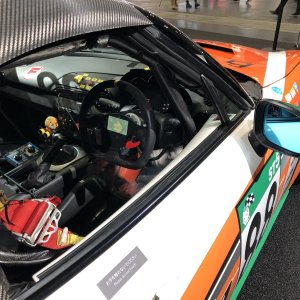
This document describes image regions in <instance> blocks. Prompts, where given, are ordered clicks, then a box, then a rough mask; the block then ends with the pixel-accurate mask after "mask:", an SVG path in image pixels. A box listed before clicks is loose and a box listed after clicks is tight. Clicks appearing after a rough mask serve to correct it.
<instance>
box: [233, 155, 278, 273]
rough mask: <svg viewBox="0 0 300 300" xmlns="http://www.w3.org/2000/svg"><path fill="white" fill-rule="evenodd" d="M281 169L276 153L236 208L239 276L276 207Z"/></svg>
mask: <svg viewBox="0 0 300 300" xmlns="http://www.w3.org/2000/svg"><path fill="white" fill-rule="evenodd" d="M280 165H281V155H280V154H279V153H278V152H275V153H273V154H272V156H271V157H270V159H269V160H268V162H267V164H266V166H265V167H264V168H263V170H262V171H261V173H260V174H259V176H258V177H257V180H255V182H254V183H253V184H252V186H251V187H250V188H249V190H248V191H247V193H246V194H245V196H244V197H243V198H242V200H241V202H240V203H239V204H238V206H237V213H238V218H239V223H240V236H241V264H240V275H241V274H242V273H243V271H244V269H245V267H246V266H247V264H248V262H249V260H250V259H251V256H252V254H253V252H254V250H255V249H256V246H257V245H258V243H259V241H260V239H261V237H262V236H263V233H264V231H265V228H266V226H267V224H268V222H269V220H270V218H271V216H272V214H273V211H274V209H275V206H276V205H277V203H276V198H277V194H278V188H279V180H280ZM254 195H255V196H254Z"/></svg>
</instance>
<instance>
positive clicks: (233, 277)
mask: <svg viewBox="0 0 300 300" xmlns="http://www.w3.org/2000/svg"><path fill="white" fill-rule="evenodd" d="M240 262H241V258H240V257H239V259H238V260H237V261H236V263H235V264H234V266H233V268H232V270H231V272H230V274H229V276H228V278H227V280H226V282H225V284H224V286H223V288H222V290H221V292H220V294H219V295H218V297H217V299H218V300H219V299H220V300H221V299H223V296H224V294H225V292H226V290H227V288H228V286H229V284H230V282H231V281H232V284H231V288H230V291H229V293H228V297H227V298H226V299H230V295H231V294H232V293H233V290H234V288H235V285H236V282H237V279H238V277H239V272H238V271H239V268H240Z"/></svg>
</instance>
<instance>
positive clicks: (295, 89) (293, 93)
mask: <svg viewBox="0 0 300 300" xmlns="http://www.w3.org/2000/svg"><path fill="white" fill-rule="evenodd" d="M297 93H298V85H297V83H296V82H294V83H293V86H292V88H291V89H290V90H289V92H288V93H287V94H286V95H285V96H284V99H285V100H286V102H288V103H290V102H291V101H292V100H293V99H294V98H295V96H296V94H297Z"/></svg>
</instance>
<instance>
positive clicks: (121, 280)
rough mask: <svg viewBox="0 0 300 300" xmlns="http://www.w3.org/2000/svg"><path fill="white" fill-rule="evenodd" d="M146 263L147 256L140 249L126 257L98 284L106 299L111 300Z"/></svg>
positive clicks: (136, 248) (134, 250)
mask: <svg viewBox="0 0 300 300" xmlns="http://www.w3.org/2000/svg"><path fill="white" fill-rule="evenodd" d="M146 261H147V258H146V256H145V255H144V254H143V253H142V251H141V250H140V249H139V248H138V247H135V248H134V249H133V250H132V251H131V252H130V253H129V254H128V255H126V257H125V258H124V259H122V261H120V262H119V263H118V265H117V266H116V267H114V268H113V269H112V270H111V271H110V272H109V273H108V274H107V275H106V276H105V277H104V278H103V279H102V280H101V281H100V282H99V283H98V284H97V286H98V287H99V289H100V290H101V292H102V293H103V294H104V296H105V297H106V299H108V300H109V299H111V298H112V297H113V296H114V295H115V294H116V293H117V292H118V291H119V290H120V289H121V288H122V286H124V285H125V284H126V282H127V281H128V280H129V279H130V278H131V277H132V276H133V275H134V274H135V273H136V272H137V271H138V270H139V269H140V268H141V267H142V266H143V265H144V264H145V262H146Z"/></svg>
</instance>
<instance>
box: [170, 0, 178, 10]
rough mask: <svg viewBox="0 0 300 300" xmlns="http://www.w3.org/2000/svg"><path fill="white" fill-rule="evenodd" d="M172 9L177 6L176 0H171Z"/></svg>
mask: <svg viewBox="0 0 300 300" xmlns="http://www.w3.org/2000/svg"><path fill="white" fill-rule="evenodd" d="M171 6H172V9H173V10H175V9H176V8H177V7H178V3H177V0H171Z"/></svg>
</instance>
